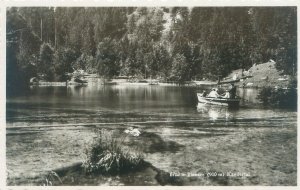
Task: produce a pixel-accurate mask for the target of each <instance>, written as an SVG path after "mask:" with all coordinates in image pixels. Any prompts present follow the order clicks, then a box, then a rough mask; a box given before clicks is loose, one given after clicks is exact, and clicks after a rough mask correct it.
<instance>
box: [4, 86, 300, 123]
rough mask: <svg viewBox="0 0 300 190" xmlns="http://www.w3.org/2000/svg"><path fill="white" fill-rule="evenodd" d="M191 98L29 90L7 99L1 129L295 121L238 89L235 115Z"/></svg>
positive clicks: (165, 93) (120, 89) (172, 90)
mask: <svg viewBox="0 0 300 190" xmlns="http://www.w3.org/2000/svg"><path fill="white" fill-rule="evenodd" d="M196 92H201V89H199V88H195V87H178V86H125V85H114V86H99V85H91V86H86V87H33V88H32V89H31V90H30V92H29V93H28V94H26V95H19V96H15V97H11V98H7V111H6V113H7V127H28V126H38V125H55V124H59V123H60V124H61V123H64V124H65V123H69V124H72V123H75V124H76V123H103V122H138V121H177V120H195V119H204V120H217V119H221V120H222V119H225V120H226V119H249V118H256V119H257V118H264V119H265V121H267V120H268V121H269V122H270V125H272V124H273V123H274V122H273V121H274V120H273V119H274V118H277V119H281V118H289V120H290V119H292V120H295V119H296V112H291V111H286V110H270V109H264V108H262V107H261V106H260V105H259V104H258V103H259V102H258V100H257V99H256V96H257V94H258V90H256V89H239V92H238V95H239V96H240V97H242V98H243V99H242V101H241V108H240V109H238V110H228V109H226V108H222V107H215V106H212V107H211V106H208V105H205V106H202V105H198V103H197V98H196ZM287 122H288V121H287ZM277 124H278V123H277Z"/></svg>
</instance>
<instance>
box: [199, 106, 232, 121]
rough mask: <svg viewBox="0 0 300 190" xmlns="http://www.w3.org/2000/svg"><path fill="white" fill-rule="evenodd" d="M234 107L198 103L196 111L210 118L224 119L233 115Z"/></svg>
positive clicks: (228, 118) (213, 119)
mask: <svg viewBox="0 0 300 190" xmlns="http://www.w3.org/2000/svg"><path fill="white" fill-rule="evenodd" d="M236 111H237V110H235V109H229V108H228V107H226V106H216V105H208V104H204V103H198V105H197V112H198V113H200V114H201V115H202V116H208V117H209V119H210V120H212V121H215V120H217V119H225V120H226V121H228V120H230V119H232V118H234V117H235V112H236Z"/></svg>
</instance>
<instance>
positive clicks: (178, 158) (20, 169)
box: [6, 87, 297, 186]
mask: <svg viewBox="0 0 300 190" xmlns="http://www.w3.org/2000/svg"><path fill="white" fill-rule="evenodd" d="M143 88H146V87H143ZM114 90H115V89H112V91H110V90H108V91H106V92H103V94H102V95H104V97H103V96H100V99H102V100H100V101H98V100H97V101H96V102H102V103H101V105H97V106H96V107H93V104H95V101H93V97H94V96H88V95H86V94H84V93H83V95H82V93H81V96H80V97H82V96H83V97H85V99H84V98H78V97H79V96H76V95H77V93H75V94H74V93H73V94H72V95H73V96H67V98H62V99H60V98H58V96H57V94H55V98H53V97H52V96H51V95H47V96H45V97H43V98H41V99H37V98H36V97H33V96H30V97H26V98H24V97H23V98H20V97H18V98H15V99H10V100H9V101H8V102H7V128H6V164H7V185H35V186H36V185H37V186H39V185H44V184H45V183H46V177H47V175H49V172H50V171H55V172H56V173H57V174H58V175H59V177H60V180H61V181H59V180H56V181H53V184H52V185H93V186H94V185H131V186H134V185H204V186H210V185H229V186H230V185H233V186H239V185H285V186H286V185H288V186H290V185H297V183H296V181H297V113H296V112H289V111H285V110H267V109H261V108H255V107H254V108H251V107H242V108H241V109H239V110H228V109H226V108H221V107H220V108H219V107H213V106H207V105H205V106H199V105H198V106H197V105H195V104H194V105H191V104H188V105H185V104H184V102H186V98H185V97H186V96H188V97H189V96H190V94H191V91H190V89H188V90H187V92H186V89H185V90H183V91H179V92H178V91H177V90H174V89H171V92H172V93H170V94H162V91H160V90H156V91H155V90H153V89H152V91H151V93H150V94H149V91H146V93H145V91H142V93H144V94H143V95H141V93H140V91H139V90H136V89H134V90H135V91H134V92H133V94H134V96H135V97H134V99H131V97H128V95H126V96H127V97H126V98H125V99H122V97H120V96H121V95H122V91H123V89H122V90H118V96H116V97H115V96H114V95H112V94H114V93H112V92H113V91H114ZM126 90H127V91H128V89H126ZM143 90H144V89H143ZM59 92H60V91H59ZM83 92H85V93H86V92H87V91H83ZM130 92H132V90H131V89H129V94H130ZM60 93H61V92H60ZM79 93H80V91H79ZM92 94H93V93H92ZM106 94H107V95H106ZM126 94H128V93H126ZM158 94H159V95H160V96H162V95H163V97H164V98H163V101H162V102H160V101H159V100H157V99H155V97H156V96H157V95H158ZM105 95H106V96H105ZM131 95H132V94H131ZM41 96H43V95H41V94H39V95H38V97H41ZM109 96H110V97H111V98H112V99H113V100H112V101H114V102H113V103H112V102H110V103H111V104H110V105H112V107H107V106H103V105H105V101H103V99H104V100H107V101H108V100H109V98H108V97H109ZM123 96H124V95H123ZM169 96H172V98H170V97H169ZM49 97H50V98H49ZM117 97H118V99H119V98H120V99H121V100H122V101H120V102H119V104H118V106H116V105H115V102H116V99H117ZM74 98H75V100H76V101H74ZM123 98H124V97H123ZM70 99H71V100H72V99H73V101H70ZM168 99H170V100H169V101H168ZM173 99H175V100H176V101H172V100H173ZM24 100H26V101H24ZM68 101H70V102H72V104H69V103H68ZM151 101H152V102H151ZM74 102H76V103H77V104H75V105H74V104H73V103H74ZM124 102H127V103H126V104H127V105H126V106H125V105H124ZM149 102H151V103H149ZM130 104H131V105H130ZM136 104H139V105H141V106H140V107H143V106H145V107H146V109H141V108H139V107H136ZM145 104H146V105H145ZM123 106H125V107H124V108H123ZM129 127H132V128H136V129H138V130H139V131H140V132H141V134H140V135H139V136H129V135H127V136H126V139H127V140H126V141H124V145H125V146H129V147H131V146H138V147H139V151H141V152H142V153H143V155H144V160H145V163H147V164H145V167H143V168H140V169H139V170H136V171H128V173H124V174H120V175H86V174H85V173H84V172H83V171H82V167H81V162H82V161H84V160H85V156H86V155H85V150H86V149H87V148H89V147H90V146H91V144H92V141H93V139H94V138H95V137H96V134H97V131H98V130H100V129H105V130H108V131H113V132H114V133H115V134H117V135H116V136H115V138H120V136H124V135H125V134H124V131H125V130H126V129H128V128H129ZM118 135H119V136H118Z"/></svg>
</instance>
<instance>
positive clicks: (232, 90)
mask: <svg viewBox="0 0 300 190" xmlns="http://www.w3.org/2000/svg"><path fill="white" fill-rule="evenodd" d="M228 91H229V94H230V98H235V97H236V86H234V83H231V84H230V87H229V90H228Z"/></svg>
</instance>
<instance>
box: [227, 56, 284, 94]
mask: <svg viewBox="0 0 300 190" xmlns="http://www.w3.org/2000/svg"><path fill="white" fill-rule="evenodd" d="M275 65H276V63H275V62H274V61H270V62H267V63H263V64H258V65H256V64H254V65H253V66H252V67H251V68H250V69H249V70H248V71H244V75H242V69H238V70H234V71H232V73H231V74H230V75H229V76H228V77H227V78H233V77H234V75H237V77H238V78H241V77H243V76H252V77H251V78H247V79H244V80H243V79H241V81H240V82H239V83H238V84H237V85H238V86H240V87H243V86H244V87H258V88H261V87H264V86H272V87H275V86H277V87H285V86H287V84H288V82H289V80H290V76H287V75H282V74H281V73H280V72H279V71H277V69H276V68H275Z"/></svg>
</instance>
